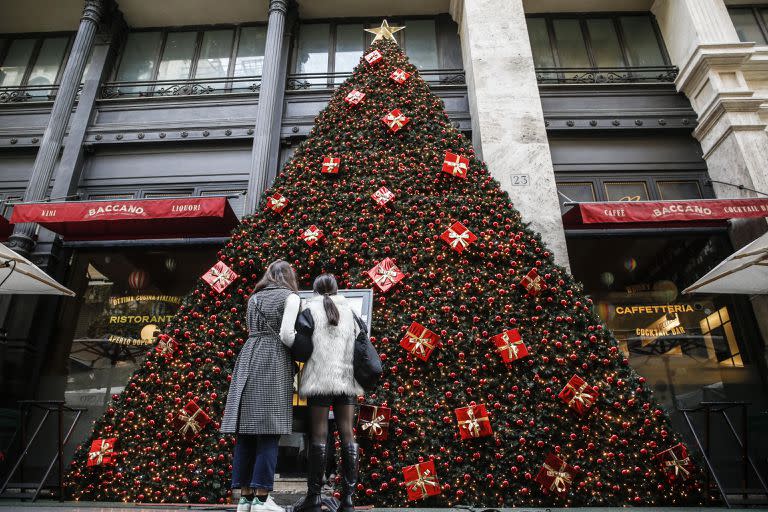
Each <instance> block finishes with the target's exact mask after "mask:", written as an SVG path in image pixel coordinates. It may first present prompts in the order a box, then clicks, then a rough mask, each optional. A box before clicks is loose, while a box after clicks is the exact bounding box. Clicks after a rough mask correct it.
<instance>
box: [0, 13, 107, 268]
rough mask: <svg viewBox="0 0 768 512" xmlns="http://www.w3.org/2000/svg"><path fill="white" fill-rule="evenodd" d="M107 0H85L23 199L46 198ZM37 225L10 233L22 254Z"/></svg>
mask: <svg viewBox="0 0 768 512" xmlns="http://www.w3.org/2000/svg"><path fill="white" fill-rule="evenodd" d="M104 4H105V0H85V7H84V9H83V15H82V17H81V18H80V26H79V27H78V29H77V34H76V35H75V41H74V43H73V44H72V50H71V51H70V54H69V58H68V59H67V64H66V66H65V67H64V74H63V75H62V77H61V84H60V85H59V90H58V92H57V93H56V99H55V100H54V102H53V108H52V109H51V118H50V121H49V122H48V126H47V127H46V129H45V134H44V135H43V140H42V142H41V143H40V149H39V150H38V152H37V157H36V158H35V164H34V166H33V167H32V174H31V176H30V179H29V184H28V185H27V190H26V192H25V193H24V202H30V201H40V200H42V199H43V198H45V196H46V194H47V192H48V187H49V186H50V183H51V176H52V175H53V170H54V167H55V166H56V160H57V159H58V157H59V152H60V151H61V144H62V141H63V140H64V134H65V132H66V129H67V124H68V123H69V118H70V114H71V113H72V107H73V106H74V104H75V98H76V96H77V92H78V89H79V88H80V81H81V80H82V78H83V70H84V69H85V64H86V62H87V60H88V56H89V55H90V53H91V49H92V48H93V41H94V38H95V37H96V31H97V30H98V26H99V23H100V22H101V19H102V16H103V14H104ZM34 233H35V225H34V224H19V225H17V226H16V228H15V229H14V232H13V234H12V235H11V237H10V243H9V245H10V246H11V248H13V249H14V250H16V251H18V252H20V253H21V254H24V255H27V254H29V252H30V251H31V250H32V248H33V247H34V245H35V240H34Z"/></svg>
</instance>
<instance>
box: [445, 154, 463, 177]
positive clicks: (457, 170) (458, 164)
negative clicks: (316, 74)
mask: <svg viewBox="0 0 768 512" xmlns="http://www.w3.org/2000/svg"><path fill="white" fill-rule="evenodd" d="M445 163H446V164H448V166H450V167H451V169H453V171H452V172H453V175H454V176H456V175H457V174H459V175H462V174H466V173H467V164H465V163H464V162H462V161H461V155H456V161H455V162H449V161H448V160H446V161H445Z"/></svg>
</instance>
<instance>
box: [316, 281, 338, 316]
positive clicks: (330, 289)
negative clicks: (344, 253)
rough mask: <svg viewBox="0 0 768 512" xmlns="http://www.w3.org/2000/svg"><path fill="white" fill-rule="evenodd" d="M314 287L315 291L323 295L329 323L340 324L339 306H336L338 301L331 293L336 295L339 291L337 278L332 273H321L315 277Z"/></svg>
mask: <svg viewBox="0 0 768 512" xmlns="http://www.w3.org/2000/svg"><path fill="white" fill-rule="evenodd" d="M312 289H313V290H314V291H315V293H318V294H321V295H323V307H324V308H325V316H326V317H328V323H329V324H331V325H339V308H337V307H336V303H335V302H333V299H331V295H336V293H337V292H338V291H339V285H338V284H336V278H335V277H333V276H332V275H331V274H321V275H319V276H317V278H316V279H315V282H314V284H313V285H312Z"/></svg>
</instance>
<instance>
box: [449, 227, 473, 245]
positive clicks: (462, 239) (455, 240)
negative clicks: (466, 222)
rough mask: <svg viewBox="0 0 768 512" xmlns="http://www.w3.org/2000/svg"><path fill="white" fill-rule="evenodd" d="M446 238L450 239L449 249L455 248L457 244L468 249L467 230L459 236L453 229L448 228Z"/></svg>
mask: <svg viewBox="0 0 768 512" xmlns="http://www.w3.org/2000/svg"><path fill="white" fill-rule="evenodd" d="M448 238H450V239H451V242H450V243H451V247H456V246H457V245H459V244H461V246H462V247H469V241H468V240H469V230H467V231H464V232H463V233H461V234H459V233H457V232H455V231H454V230H453V228H448Z"/></svg>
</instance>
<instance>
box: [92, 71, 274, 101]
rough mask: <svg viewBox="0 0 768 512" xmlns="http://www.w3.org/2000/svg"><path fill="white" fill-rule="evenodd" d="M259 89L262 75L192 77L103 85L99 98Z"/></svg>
mask: <svg viewBox="0 0 768 512" xmlns="http://www.w3.org/2000/svg"><path fill="white" fill-rule="evenodd" d="M260 88H261V76H238V77H218V78H195V79H186V78H185V79H179V80H138V81H124V82H106V83H104V85H102V86H101V94H100V97H101V98H102V99H113V98H124V97H153V96H160V97H163V96H203V95H213V94H254V93H258V92H259V89H260Z"/></svg>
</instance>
